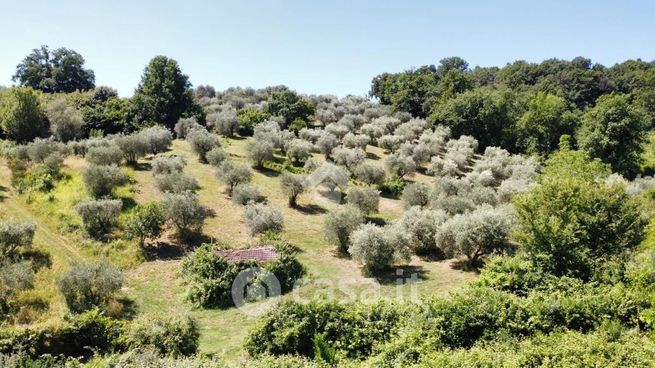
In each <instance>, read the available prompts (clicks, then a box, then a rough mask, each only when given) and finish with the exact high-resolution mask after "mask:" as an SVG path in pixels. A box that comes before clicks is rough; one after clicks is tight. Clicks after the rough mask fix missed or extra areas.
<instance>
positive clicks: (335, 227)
mask: <svg viewBox="0 0 655 368" xmlns="http://www.w3.org/2000/svg"><path fill="white" fill-rule="evenodd" d="M363 223H364V215H363V214H362V211H360V210H359V208H357V207H355V206H346V207H345V208H344V209H343V210H341V211H338V212H330V213H329V214H328V215H327V216H326V217H325V223H324V225H323V226H324V229H325V230H324V231H325V237H326V238H327V239H328V241H331V242H335V243H337V246H338V250H339V252H340V253H341V254H348V246H349V244H350V235H351V234H352V232H353V231H355V229H357V228H358V227H359V225H361V224H363Z"/></svg>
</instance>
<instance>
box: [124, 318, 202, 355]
mask: <svg viewBox="0 0 655 368" xmlns="http://www.w3.org/2000/svg"><path fill="white" fill-rule="evenodd" d="M199 337H200V331H199V329H198V325H197V324H196V322H195V321H194V320H193V319H191V318H190V317H188V316H187V317H179V316H172V317H171V316H168V317H166V318H162V317H140V318H138V319H136V320H134V321H132V322H131V323H130V324H129V325H128V326H127V327H126V331H125V334H124V336H123V341H124V343H125V346H126V347H127V348H128V349H150V350H153V351H156V352H157V353H159V354H161V355H168V356H173V357H179V356H189V355H193V354H195V353H196V352H197V350H198V338H199Z"/></svg>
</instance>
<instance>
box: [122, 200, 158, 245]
mask: <svg viewBox="0 0 655 368" xmlns="http://www.w3.org/2000/svg"><path fill="white" fill-rule="evenodd" d="M165 224H166V217H165V214H164V206H163V205H162V204H161V203H159V202H154V201H151V202H148V203H144V204H139V205H137V206H136V208H134V210H133V211H132V213H131V214H130V217H129V218H128V219H127V222H126V226H125V230H126V233H127V236H128V237H129V238H137V239H139V245H140V246H141V247H142V248H143V246H144V244H145V240H146V239H148V238H150V239H153V238H157V237H158V236H159V235H161V233H162V230H163V229H164V225H165Z"/></svg>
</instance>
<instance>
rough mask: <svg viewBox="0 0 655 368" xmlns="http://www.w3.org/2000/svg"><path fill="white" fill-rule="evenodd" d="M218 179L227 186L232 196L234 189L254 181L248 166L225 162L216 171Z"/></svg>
mask: <svg viewBox="0 0 655 368" xmlns="http://www.w3.org/2000/svg"><path fill="white" fill-rule="evenodd" d="M216 177H217V178H218V180H220V181H221V182H222V183H223V184H225V185H226V186H227V188H228V189H227V191H228V194H229V195H230V196H231V195H232V191H233V190H234V187H236V186H237V185H238V184H242V183H248V182H250V180H252V171H251V170H250V169H249V168H248V167H247V166H244V165H241V164H235V163H233V162H231V161H225V162H223V163H222V164H221V165H220V166H219V167H218V170H216Z"/></svg>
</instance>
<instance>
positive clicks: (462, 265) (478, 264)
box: [450, 258, 484, 273]
mask: <svg viewBox="0 0 655 368" xmlns="http://www.w3.org/2000/svg"><path fill="white" fill-rule="evenodd" d="M483 265H484V262H483V261H482V260H481V259H479V258H478V259H477V260H475V261H474V262H471V261H470V260H468V259H458V260H455V261H454V262H453V263H452V265H451V266H450V267H451V268H452V269H453V270H458V271H464V272H475V273H480V269H481V268H482V266H483Z"/></svg>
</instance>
